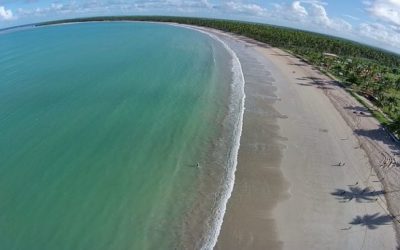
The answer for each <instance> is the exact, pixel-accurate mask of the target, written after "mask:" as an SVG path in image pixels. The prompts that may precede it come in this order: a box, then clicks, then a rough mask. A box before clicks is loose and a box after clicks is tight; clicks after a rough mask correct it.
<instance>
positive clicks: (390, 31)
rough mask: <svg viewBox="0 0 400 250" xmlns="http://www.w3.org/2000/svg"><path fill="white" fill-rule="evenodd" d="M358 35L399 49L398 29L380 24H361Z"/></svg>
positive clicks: (399, 32)
mask: <svg viewBox="0 0 400 250" xmlns="http://www.w3.org/2000/svg"><path fill="white" fill-rule="evenodd" d="M359 33H360V34H361V35H363V36H365V37H368V38H371V39H373V40H376V41H379V43H380V44H388V45H390V46H392V47H394V48H400V29H399V28H398V27H395V26H389V25H383V24H380V23H361V24H360V30H359Z"/></svg>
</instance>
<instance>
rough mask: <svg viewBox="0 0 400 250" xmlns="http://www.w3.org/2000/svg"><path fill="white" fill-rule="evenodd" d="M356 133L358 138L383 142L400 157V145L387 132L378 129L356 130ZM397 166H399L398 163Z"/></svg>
mask: <svg viewBox="0 0 400 250" xmlns="http://www.w3.org/2000/svg"><path fill="white" fill-rule="evenodd" d="M354 133H355V134H356V135H358V136H364V137H367V138H369V139H371V140H374V141H381V142H383V143H384V144H386V145H387V146H388V147H389V148H390V149H391V150H392V152H393V154H395V155H400V147H399V145H398V144H397V143H396V142H395V141H394V140H393V139H392V138H391V137H390V135H389V134H388V133H387V131H386V130H385V129H384V128H383V127H380V128H378V129H369V130H366V129H356V130H354ZM396 165H397V166H399V164H397V163H396Z"/></svg>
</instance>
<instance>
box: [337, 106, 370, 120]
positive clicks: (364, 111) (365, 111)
mask: <svg viewBox="0 0 400 250" xmlns="http://www.w3.org/2000/svg"><path fill="white" fill-rule="evenodd" d="M344 109H347V110H350V111H352V112H353V113H354V114H356V115H358V116H362V117H371V116H372V114H371V113H370V112H369V110H368V109H367V108H365V107H360V106H357V107H354V106H347V107H344Z"/></svg>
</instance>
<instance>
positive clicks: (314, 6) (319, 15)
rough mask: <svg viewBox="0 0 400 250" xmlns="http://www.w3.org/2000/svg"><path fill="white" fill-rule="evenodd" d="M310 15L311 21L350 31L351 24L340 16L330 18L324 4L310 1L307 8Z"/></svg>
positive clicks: (334, 28)
mask: <svg viewBox="0 0 400 250" xmlns="http://www.w3.org/2000/svg"><path fill="white" fill-rule="evenodd" d="M309 13H310V17H311V18H312V19H313V22H314V23H315V24H317V25H321V26H322V27H326V28H330V29H333V30H336V31H346V32H348V31H350V30H351V29H352V26H351V24H350V23H348V22H346V21H345V20H343V19H340V18H330V17H329V16H328V13H327V12H326V9H325V7H324V6H322V5H321V4H318V3H311V5H310V8H309Z"/></svg>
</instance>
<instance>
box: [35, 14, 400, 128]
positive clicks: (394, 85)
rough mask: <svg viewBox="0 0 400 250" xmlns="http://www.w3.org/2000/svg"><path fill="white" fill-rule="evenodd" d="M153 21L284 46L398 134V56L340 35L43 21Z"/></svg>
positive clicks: (252, 27) (233, 25) (197, 21)
mask: <svg viewBox="0 0 400 250" xmlns="http://www.w3.org/2000/svg"><path fill="white" fill-rule="evenodd" d="M120 20H129V21H156V22H175V23H181V24H191V25H198V26H205V27H211V28H215V29H219V30H223V31H227V32H232V33H235V34H239V35H243V36H246V37H249V38H253V39H255V40H258V41H260V42H264V43H267V44H269V45H271V46H274V47H278V48H281V49H284V50H287V51H289V52H291V53H293V54H295V55H297V56H300V57H301V58H304V59H305V60H307V61H308V62H309V63H311V64H312V65H314V66H316V67H318V68H319V69H320V70H321V71H323V72H328V73H329V74H332V75H333V76H334V77H335V78H337V79H339V80H340V82H341V83H342V85H343V86H344V87H345V88H347V89H348V90H349V91H350V92H352V93H356V94H358V95H362V96H364V97H366V98H367V99H368V100H370V101H371V102H372V103H373V104H374V105H376V106H377V107H378V108H379V109H380V110H381V111H382V112H383V113H384V115H383V114H382V113H380V111H377V110H372V111H373V114H374V115H375V116H376V117H377V118H378V119H379V120H380V121H381V122H382V123H383V124H387V125H388V127H389V128H390V129H391V130H392V131H393V132H394V133H395V134H397V135H400V56H399V55H397V54H394V53H391V52H388V51H384V50H381V49H377V48H373V47H369V46H366V45H362V44H359V43H355V42H352V41H348V40H345V39H340V38H336V37H331V36H326V35H321V34H317V33H312V32H306V31H301V30H295V29H289V28H284V27H278V26H271V25H266V24H256V23H248V22H239V21H229V20H216V19H205V18H187V17H162V16H112V17H92V18H80V19H69V20H60V21H54V22H46V23H41V24H38V25H50V24H57V23H66V22H88V21H120Z"/></svg>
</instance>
